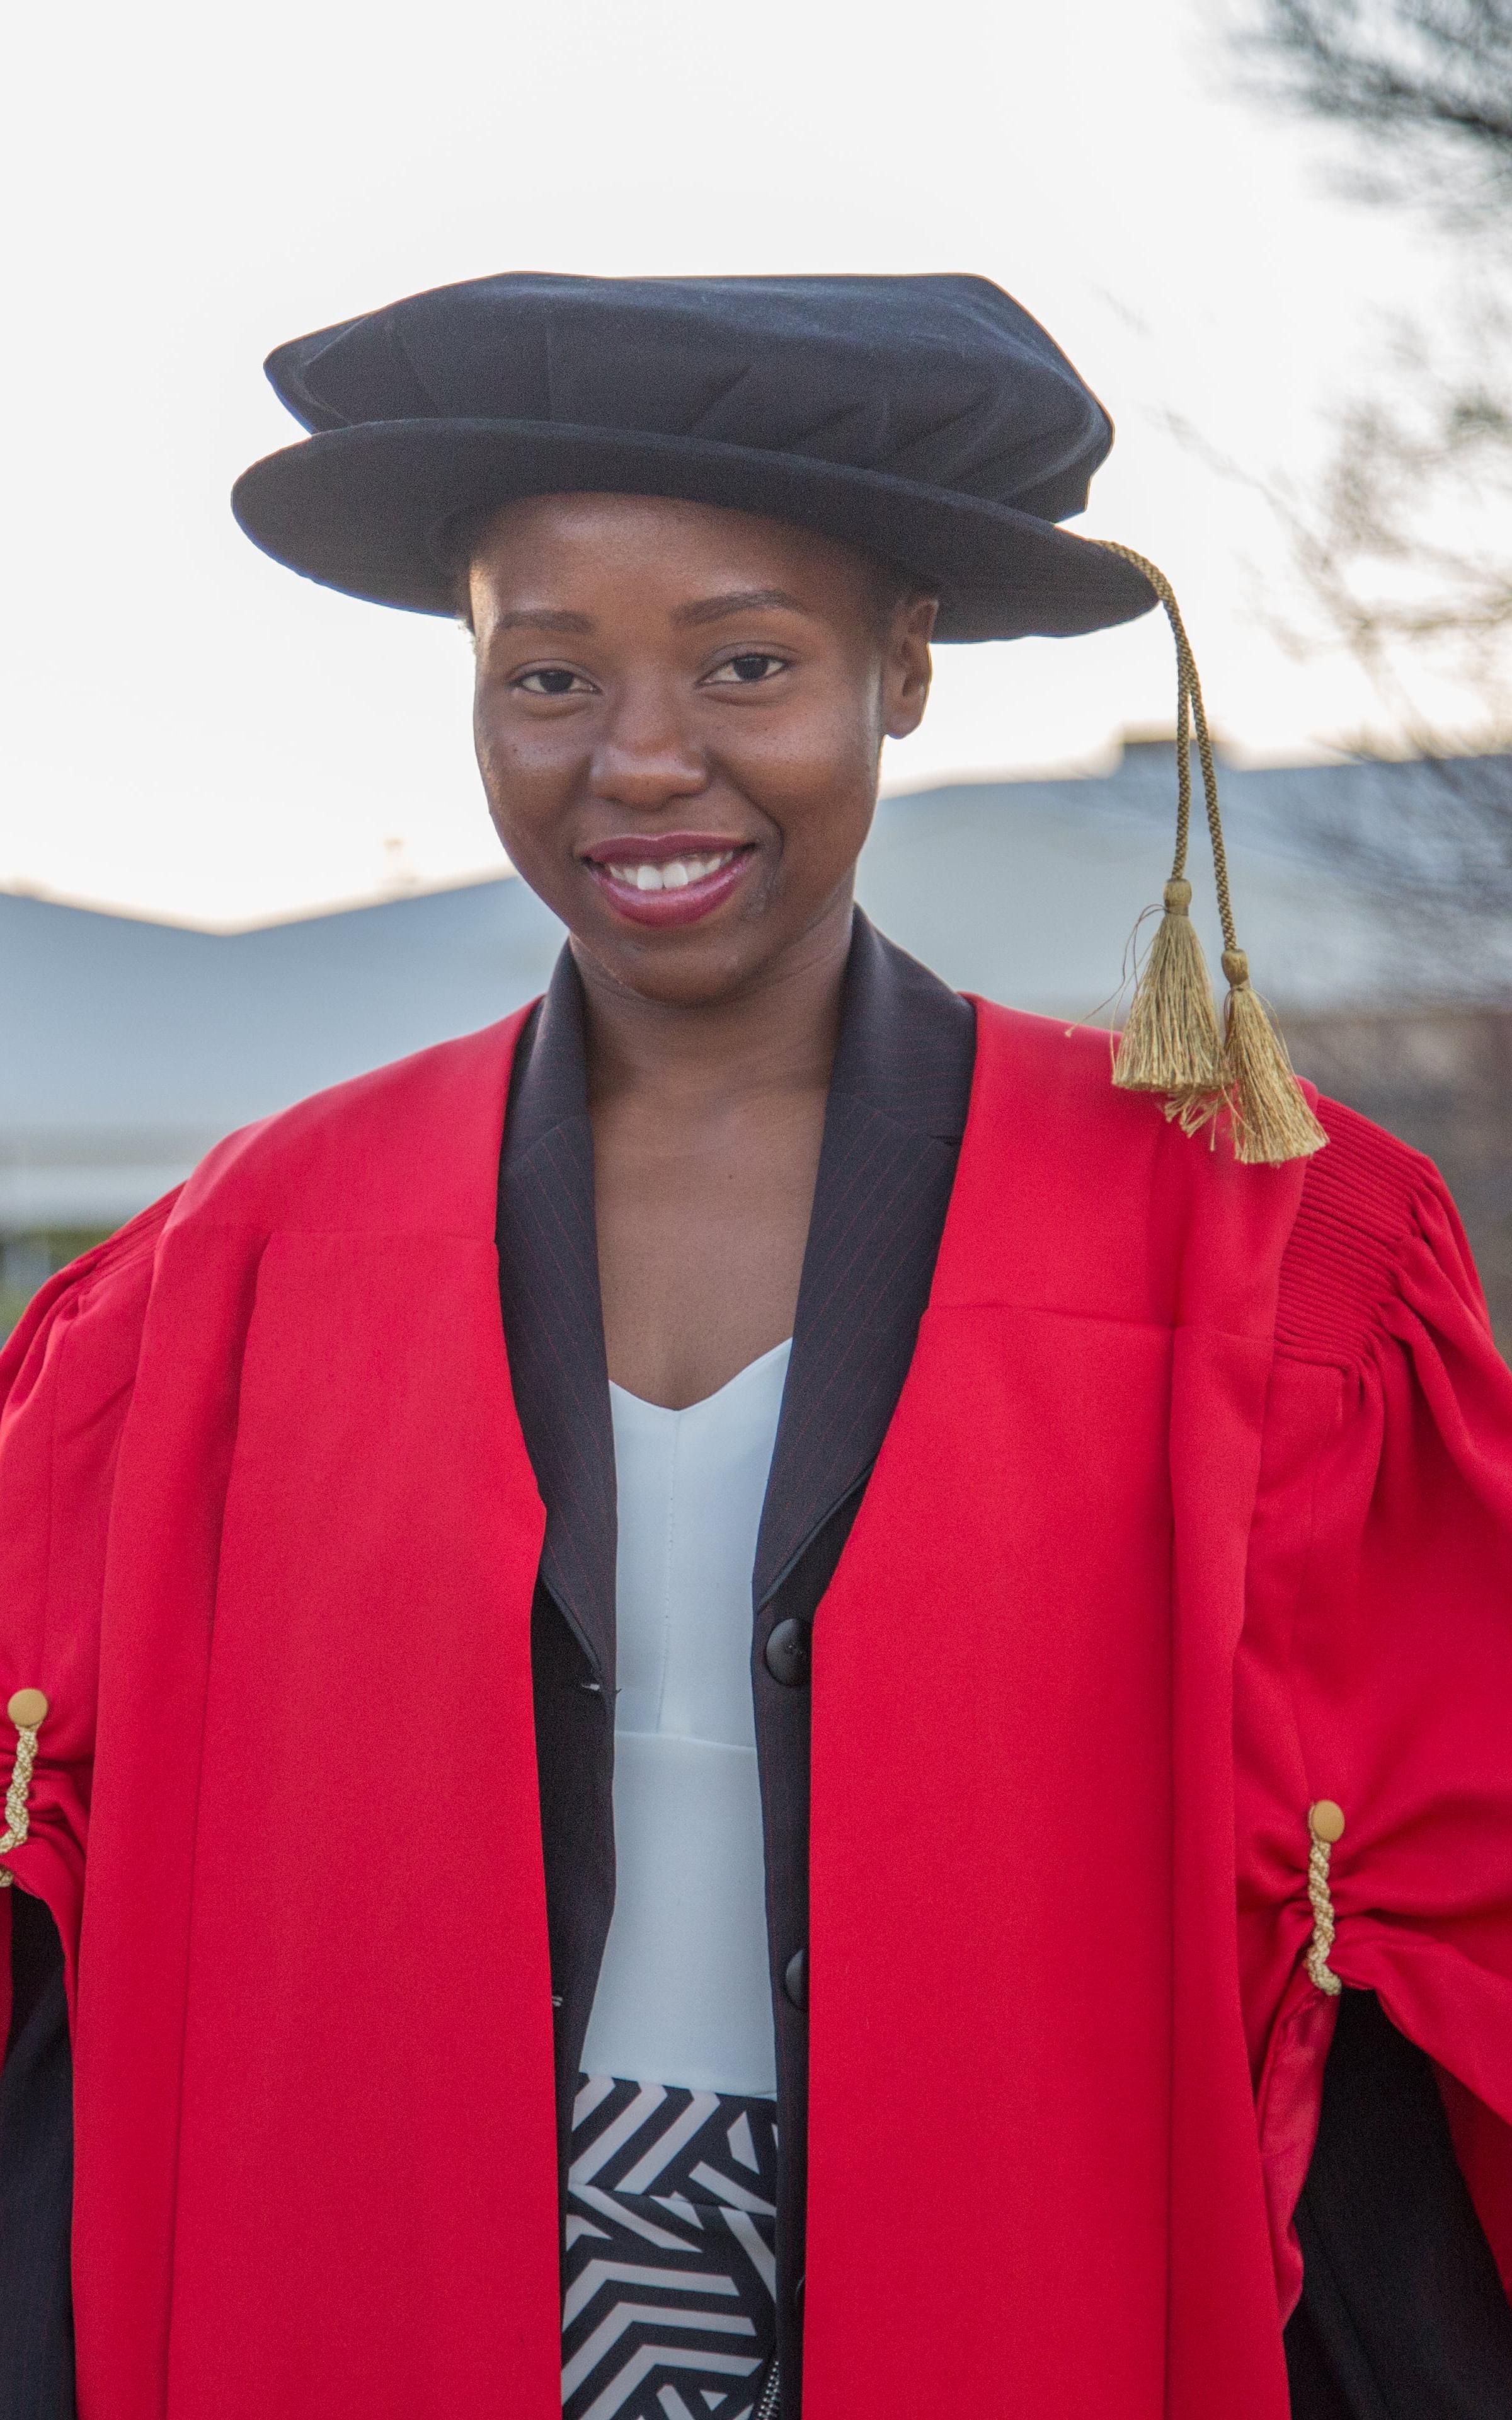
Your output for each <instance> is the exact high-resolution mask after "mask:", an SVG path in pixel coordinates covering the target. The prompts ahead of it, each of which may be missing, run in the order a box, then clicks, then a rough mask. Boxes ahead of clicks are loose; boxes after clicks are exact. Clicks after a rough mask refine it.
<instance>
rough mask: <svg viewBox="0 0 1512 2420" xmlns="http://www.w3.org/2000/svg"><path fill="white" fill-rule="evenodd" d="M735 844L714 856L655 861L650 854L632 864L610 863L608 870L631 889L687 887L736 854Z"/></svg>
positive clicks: (717, 869) (653, 889) (681, 888)
mask: <svg viewBox="0 0 1512 2420" xmlns="http://www.w3.org/2000/svg"><path fill="white" fill-rule="evenodd" d="M734 854H735V852H734V850H733V848H721V849H719V850H717V852H716V853H715V855H714V856H712V857H671V858H668V859H667V860H666V861H665V862H664V863H662V864H660V865H654V864H653V863H652V862H651V861H650V859H649V858H638V859H637V861H636V862H635V863H634V864H633V865H610V866H609V867H608V868H607V869H606V871H607V872H608V873H609V874H610V875H611V876H613V878H614V880H615V881H616V882H622V883H624V885H625V889H626V890H628V891H686V890H687V886H688V884H689V883H690V882H706V881H707V880H708V878H709V876H710V875H711V874H717V873H719V872H720V871H721V869H722V868H723V867H725V866H727V865H728V864H730V862H731V861H732V860H733V857H734Z"/></svg>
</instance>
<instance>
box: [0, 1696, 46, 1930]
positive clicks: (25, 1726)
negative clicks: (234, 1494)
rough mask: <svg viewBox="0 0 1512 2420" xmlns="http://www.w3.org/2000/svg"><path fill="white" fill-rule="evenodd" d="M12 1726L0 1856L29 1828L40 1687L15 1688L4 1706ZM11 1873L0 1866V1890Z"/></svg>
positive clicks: (42, 1704) (42, 1710)
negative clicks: (13, 1735) (13, 1748)
mask: <svg viewBox="0 0 1512 2420" xmlns="http://www.w3.org/2000/svg"><path fill="white" fill-rule="evenodd" d="M6 1711H7V1712H8V1714H9V1716H10V1719H11V1721H12V1722H13V1723H14V1724H15V1726H16V1761H15V1764H14V1765H13V1767H12V1768H11V1775H10V1786H9V1788H8V1790H7V1792H6V1828H5V1830H4V1831H3V1832H0V1857H3V1856H5V1855H7V1854H8V1852H9V1851H10V1850H12V1849H19V1848H20V1847H21V1845H22V1842H23V1840H24V1839H25V1838H26V1837H27V1835H28V1833H29V1832H30V1830H31V1804H30V1802H31V1786H32V1773H33V1771H34V1769H35V1767H36V1763H37V1734H38V1732H39V1730H41V1727H42V1725H43V1723H44V1722H45V1721H46V1719H47V1699H45V1698H44V1697H43V1695H42V1693H41V1691H40V1689H18V1690H17V1691H16V1694H15V1696H14V1697H13V1698H12V1699H11V1700H10V1703H9V1705H8V1708H7V1710H6ZM14 1880H15V1876H14V1875H13V1874H11V1873H10V1872H9V1871H8V1869H7V1868H6V1867H4V1866H0V1890H8V1889H9V1887H10V1885H11V1884H12V1882H13V1881H14Z"/></svg>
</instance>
